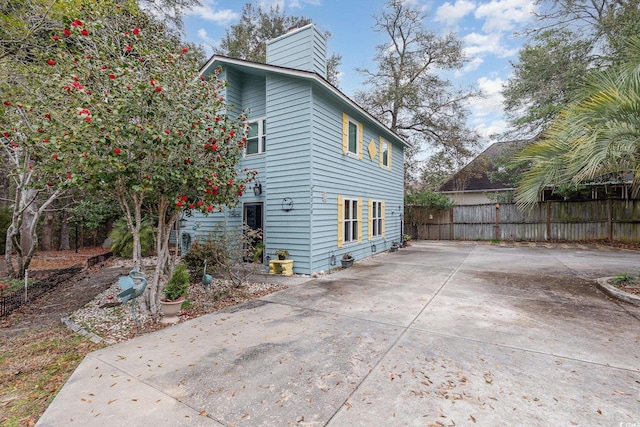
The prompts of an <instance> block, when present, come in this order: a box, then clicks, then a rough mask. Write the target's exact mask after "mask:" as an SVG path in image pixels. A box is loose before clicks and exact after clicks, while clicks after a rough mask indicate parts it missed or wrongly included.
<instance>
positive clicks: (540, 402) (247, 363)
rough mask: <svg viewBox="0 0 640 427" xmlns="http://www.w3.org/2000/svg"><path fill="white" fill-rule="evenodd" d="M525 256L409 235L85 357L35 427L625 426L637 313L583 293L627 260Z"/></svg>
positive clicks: (638, 363) (639, 375)
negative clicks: (349, 262) (362, 257)
mask: <svg viewBox="0 0 640 427" xmlns="http://www.w3.org/2000/svg"><path fill="white" fill-rule="evenodd" d="M532 246H534V247H529V245H526V244H523V245H503V246H500V245H486V244H476V243H472V242H416V243H414V245H413V246H411V247H410V248H406V249H403V250H401V251H399V252H396V253H393V254H382V255H379V256H376V257H373V258H371V259H369V260H367V261H363V262H359V263H357V264H356V265H355V266H354V267H352V268H349V269H346V270H342V271H339V272H337V273H334V274H331V275H329V276H323V277H322V278H319V279H301V278H296V277H293V278H289V280H288V284H289V288H288V289H287V290H284V291H281V292H278V293H276V294H272V295H269V296H267V297H264V298H262V299H260V300H256V301H253V302H250V303H247V304H244V305H240V306H236V307H234V308H233V309H229V310H226V311H223V312H217V313H213V314H210V315H207V316H204V317H200V318H198V319H194V320H191V321H189V322H185V323H181V324H179V325H176V326H174V327H170V328H167V329H164V330H162V331H159V332H157V333H153V334H148V335H145V336H141V337H139V338H137V339H134V340H131V341H128V342H126V343H122V344H118V345H114V346H111V347H108V348H105V349H103V350H100V351H97V352H95V353H92V354H90V355H89V356H87V358H86V359H85V360H84V361H83V362H82V364H81V365H80V366H79V367H78V369H77V370H76V372H75V373H74V374H73V376H72V377H71V378H70V380H69V381H68V382H67V384H66V385H65V386H64V388H63V389H62V390H61V391H60V393H59V394H58V396H57V397H56V399H55V400H54V401H53V403H52V404H51V405H50V406H49V408H48V410H47V411H46V412H45V414H44V415H43V416H42V417H41V419H40V420H39V423H38V425H41V426H67V425H78V426H86V425H96V426H97V425H100V426H101V425H109V426H142V425H144V426H147V425H155V426H158V427H159V426H180V425H193V426H222V425H224V426H286V425H291V426H295V425H300V426H302V425H309V426H322V425H329V426H430V425H436V426H449V425H456V426H468V425H475V426H496V425H505V426H509V425H519V426H550V425H558V426H574V425H576V426H601V425H603V426H614V425H615V426H618V425H640V331H639V326H640V308H639V307H635V306H632V305H629V304H626V303H620V302H618V301H614V300H612V299H610V298H609V297H607V296H605V295H604V294H603V293H601V292H600V291H599V290H597V289H596V287H595V279H596V278H598V277H602V276H612V275H616V274H620V273H623V272H630V273H637V272H638V270H639V269H640V253H638V252H632V251H622V250H598V249H595V248H593V247H587V246H580V245H571V246H566V245H544V246H542V245H532ZM546 246H548V247H546ZM627 423H629V424H627Z"/></svg>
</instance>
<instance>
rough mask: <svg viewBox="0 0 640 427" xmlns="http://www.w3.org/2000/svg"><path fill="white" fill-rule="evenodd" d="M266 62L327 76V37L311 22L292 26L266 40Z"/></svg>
mask: <svg viewBox="0 0 640 427" xmlns="http://www.w3.org/2000/svg"><path fill="white" fill-rule="evenodd" d="M267 64H271V65H278V66H281V67H288V68H295V69H297V70H305V71H311V72H314V73H318V74H319V75H321V76H322V77H323V78H326V77H327V39H326V38H325V37H324V34H322V33H321V32H320V31H319V30H318V29H317V28H316V27H315V25H313V24H309V25H305V26H304V27H302V28H294V29H292V30H289V32H287V33H286V34H283V35H281V36H280V37H277V38H275V39H273V40H269V41H268V42H267Z"/></svg>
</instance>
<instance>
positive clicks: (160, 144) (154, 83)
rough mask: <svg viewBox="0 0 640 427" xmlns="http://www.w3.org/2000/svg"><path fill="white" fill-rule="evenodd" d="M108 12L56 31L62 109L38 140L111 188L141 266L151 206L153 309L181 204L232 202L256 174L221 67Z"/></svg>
mask: <svg viewBox="0 0 640 427" xmlns="http://www.w3.org/2000/svg"><path fill="white" fill-rule="evenodd" d="M106 16H108V17H102V16H98V15H88V16H87V17H86V18H85V19H82V20H81V19H78V20H72V21H70V22H69V24H68V25H67V26H66V27H65V28H64V29H63V30H62V31H61V32H60V33H57V34H54V35H53V36H52V39H55V48H54V49H51V50H50V52H51V53H50V54H49V55H48V57H46V58H45V57H43V58H39V59H40V60H41V61H44V63H46V64H47V65H48V67H49V69H50V70H51V72H52V75H51V76H49V78H48V81H51V82H56V84H57V88H56V89H55V90H52V91H51V92H50V93H49V94H48V95H49V100H50V104H49V105H50V107H52V111H53V109H54V108H53V107H55V108H59V111H56V112H55V115H54V114H53V113H48V114H50V115H51V122H56V123H57V125H56V126H52V127H50V128H49V127H43V132H42V133H41V134H42V139H47V140H48V142H46V143H44V142H41V145H43V146H44V145H45V144H49V145H47V147H48V149H49V153H50V154H51V157H50V159H52V160H55V162H53V164H54V165H59V164H65V165H66V164H68V165H69V168H68V169H69V171H68V174H69V175H65V177H66V176H70V178H68V179H69V180H70V182H71V183H75V184H77V185H78V186H79V187H80V188H84V189H85V190H86V191H90V190H91V189H92V188H103V189H104V188H108V189H111V191H113V194H114V196H115V198H116V199H117V200H118V202H119V205H120V207H121V209H122V211H123V214H124V217H125V219H126V221H127V224H128V226H129V229H130V231H131V232H132V234H133V237H134V262H135V263H136V266H137V267H138V268H143V267H144V266H142V265H140V264H141V253H140V228H141V225H142V220H143V216H144V214H145V212H148V211H150V212H152V213H153V215H154V217H155V219H156V224H157V229H156V253H157V255H158V264H157V266H156V268H155V270H154V274H153V277H152V278H150V280H149V285H148V286H147V289H148V292H147V298H146V300H147V302H148V304H149V308H150V309H151V311H152V313H155V312H156V307H157V301H158V299H159V294H160V290H161V287H162V284H163V283H164V281H165V280H166V277H167V275H168V273H169V268H170V257H169V235H170V231H171V228H172V226H173V225H174V224H175V222H176V220H177V219H178V217H179V215H180V212H182V211H185V210H190V209H199V210H201V211H203V212H211V211H215V210H219V209H221V208H222V207H224V206H233V205H235V204H237V203H238V200H239V197H240V196H241V195H242V193H243V191H244V189H245V186H246V185H247V182H248V181H250V180H252V179H253V177H254V172H252V171H238V170H237V169H236V166H237V164H238V162H239V161H240V159H241V156H242V151H243V147H244V144H245V142H246V138H245V134H246V124H245V122H244V120H245V117H238V118H233V117H229V115H228V114H227V111H228V110H229V108H228V106H227V104H226V101H225V99H224V97H223V94H224V87H225V83H224V82H222V81H221V80H219V79H218V78H217V74H213V75H210V76H200V75H199V66H200V65H201V63H202V57H201V55H199V53H198V52H197V51H196V50H195V49H194V48H193V47H192V46H184V45H183V44H181V42H180V40H179V39H177V38H174V37H171V36H168V35H167V32H166V31H165V29H164V28H163V26H162V25H160V24H158V23H155V22H153V21H152V20H150V19H148V18H146V17H144V16H132V15H130V14H124V13H118V12H117V11H110V12H109V14H108V15H106ZM54 86H55V85H54ZM44 120H48V118H46V116H45V117H44ZM57 120H60V122H57ZM63 123H64V124H66V126H67V130H65V131H64V132H60V131H61V129H63V128H64V126H62V124H63ZM16 132H17V133H19V130H16ZM57 148H60V150H61V151H60V152H57V151H56V149H57ZM47 160H49V159H47ZM89 194H90V193H89Z"/></svg>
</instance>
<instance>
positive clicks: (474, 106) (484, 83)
mask: <svg viewBox="0 0 640 427" xmlns="http://www.w3.org/2000/svg"><path fill="white" fill-rule="evenodd" d="M504 82H505V81H504V80H503V79H501V78H500V77H496V78H495V79H489V78H487V77H480V78H479V79H478V88H479V89H480V90H481V91H482V94H483V95H484V96H483V97H481V98H480V97H479V98H474V99H472V100H471V101H470V102H469V108H470V109H471V111H472V114H473V115H474V117H477V118H482V117H486V116H489V115H491V114H502V102H503V101H504V97H503V96H502V86H503V85H504Z"/></svg>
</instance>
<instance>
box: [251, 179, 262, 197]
mask: <svg viewBox="0 0 640 427" xmlns="http://www.w3.org/2000/svg"><path fill="white" fill-rule="evenodd" d="M253 194H255V195H256V196H259V195H261V194H262V184H260V179H259V178H256V184H255V185H254V186H253Z"/></svg>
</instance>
